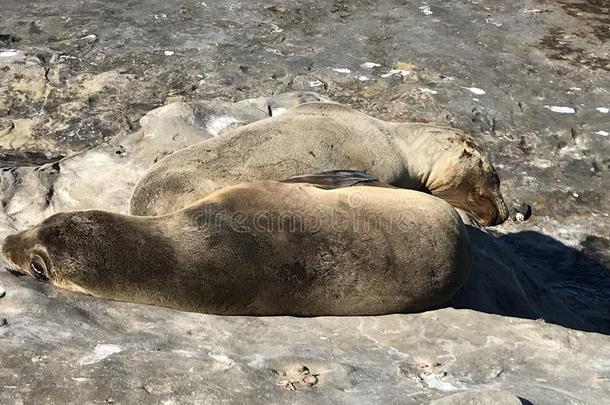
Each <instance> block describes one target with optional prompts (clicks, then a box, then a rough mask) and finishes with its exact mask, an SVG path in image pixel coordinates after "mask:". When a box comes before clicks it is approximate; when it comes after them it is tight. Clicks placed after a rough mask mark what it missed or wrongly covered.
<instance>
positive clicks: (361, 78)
mask: <svg viewBox="0 0 610 405" xmlns="http://www.w3.org/2000/svg"><path fill="white" fill-rule="evenodd" d="M358 80H360V81H361V82H366V81H369V80H371V79H369V78H368V77H366V76H358Z"/></svg>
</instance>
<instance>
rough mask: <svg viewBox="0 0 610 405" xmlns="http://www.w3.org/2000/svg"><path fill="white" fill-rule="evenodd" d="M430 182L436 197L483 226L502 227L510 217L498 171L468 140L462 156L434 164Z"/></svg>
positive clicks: (430, 187) (451, 155)
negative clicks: (501, 189)
mask: <svg viewBox="0 0 610 405" xmlns="http://www.w3.org/2000/svg"><path fill="white" fill-rule="evenodd" d="M429 181H430V185H429V186H428V187H429V190H430V192H431V193H432V194H433V195H435V196H437V197H439V198H442V199H444V200H446V201H448V202H449V203H450V204H451V205H453V206H454V207H457V208H461V209H462V210H464V211H466V212H467V213H468V214H469V215H470V216H471V217H473V218H474V219H475V220H476V221H477V222H478V223H479V224H480V225H483V226H493V225H499V224H501V223H503V222H504V221H506V219H507V218H508V216H509V212H508V208H507V206H506V203H505V202H504V198H503V197H502V192H501V191H500V178H499V177H498V174H497V172H496V169H495V168H494V166H493V165H492V164H491V162H490V161H489V159H488V158H487V157H486V156H485V155H484V154H483V153H481V150H480V149H479V148H478V147H477V146H476V145H474V143H472V142H471V141H469V140H468V139H466V140H464V144H463V149H462V152H461V153H459V154H458V153H452V154H450V155H449V156H447V158H445V159H439V161H438V162H436V163H435V165H434V170H433V172H432V174H431V175H430V178H429Z"/></svg>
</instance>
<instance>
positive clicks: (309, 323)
mask: <svg viewBox="0 0 610 405" xmlns="http://www.w3.org/2000/svg"><path fill="white" fill-rule="evenodd" d="M316 99H323V98H322V97H320V96H318V95H316V94H315V93H299V92H297V93H290V94H283V95H279V96H276V97H271V98H261V99H254V100H245V101H243V102H239V103H235V104H228V103H223V102H214V101H210V102H194V103H175V104H170V105H167V106H165V107H161V108H159V109H156V110H153V111H151V112H150V113H148V114H147V115H145V116H144V117H143V118H142V119H141V129H140V130H139V131H137V132H136V133H134V134H132V135H128V136H125V137H123V138H118V139H117V140H116V141H113V142H110V143H109V144H106V145H100V146H98V147H96V148H94V149H92V150H88V151H84V152H81V153H78V154H76V155H74V156H71V157H66V158H64V159H62V160H59V161H57V162H55V163H48V164H45V165H43V166H36V167H27V166H22V167H18V168H16V169H12V170H7V171H4V172H3V173H2V176H3V177H2V185H3V194H2V198H3V202H4V204H3V205H4V210H5V211H4V213H3V215H1V216H0V218H2V221H3V222H1V223H0V224H1V225H0V226H1V227H0V233H1V234H2V235H6V234H7V233H8V232H10V230H11V229H13V228H14V229H22V228H24V227H25V226H27V225H29V224H30V223H32V222H37V221H38V220H40V219H42V218H43V217H45V216H48V215H51V214H52V213H54V212H57V211H64V210H69V209H86V208H102V209H107V210H114V211H126V209H127V201H128V198H129V190H130V189H131V188H132V187H133V183H134V182H135V181H136V180H137V179H138V178H139V177H140V176H141V174H142V173H143V171H144V170H146V168H147V167H148V166H150V165H151V164H152V163H153V162H154V161H155V160H156V159H158V158H159V157H161V156H164V155H165V154H167V153H171V152H172V149H178V148H181V147H184V146H186V145H188V144H189V143H193V142H197V141H200V140H202V139H206V138H208V137H210V136H213V135H214V134H213V133H211V132H210V130H209V128H210V127H212V128H214V130H215V131H216V130H217V131H221V130H222V129H223V128H220V124H214V125H211V124H210V123H214V122H220V123H223V124H227V123H230V122H233V124H234V125H239V124H240V123H245V122H247V121H248V120H250V119H252V120H254V119H257V118H264V117H266V116H267V115H266V114H263V113H260V114H261V115H260V116H258V115H257V111H263V112H264V111H267V110H268V108H266V107H265V108H261V106H268V105H273V106H275V107H274V108H276V110H277V109H280V111H281V109H282V108H288V107H289V106H291V105H294V104H295V103H298V102H300V101H311V100H316ZM228 118H231V119H228ZM234 121H235V122H234ZM187 127H188V128H189V130H188V131H186V130H185V128H187ZM229 128H230V125H228V124H227V126H226V127H225V128H224V129H226V130H228V129H229ZM185 133H186V134H187V136H185V137H180V138H176V135H180V134H185ZM118 151H120V153H117V152H118ZM465 220H466V221H467V222H468V218H466V217H465ZM468 223H469V225H468V230H469V234H470V237H471V239H472V242H473V272H472V274H471V276H470V278H469V279H468V280H467V282H466V285H465V286H464V287H463V288H462V289H461V290H460V291H459V292H458V293H457V294H456V296H455V297H454V298H453V299H452V300H451V302H450V303H448V304H447V305H446V306H447V307H449V306H453V307H455V308H463V309H460V310H458V309H438V310H435V311H429V312H426V313H423V314H419V315H394V316H390V317H377V318H376V317H361V318H316V319H294V318H245V317H214V316H206V315H200V314H185V313H180V312H177V311H170V310H167V309H163V308H155V307H146V306H141V305H134V304H125V303H116V302H108V301H102V300H98V299H93V298H90V297H86V296H82V295H76V294H70V293H68V292H65V291H61V290H59V289H56V288H52V287H49V286H46V285H43V284H40V283H36V282H34V281H32V280H30V279H26V278H19V279H16V278H15V277H13V276H11V275H9V274H8V273H6V272H3V273H0V282H2V283H4V288H5V289H6V290H7V292H6V296H5V297H4V298H2V300H1V301H0V305H1V307H0V308H1V309H2V311H1V312H0V315H1V316H3V319H6V321H3V325H2V326H1V327H0V336H2V337H3V338H4V339H3V342H4V345H3V346H2V347H1V348H0V356H1V360H0V361H2V366H3V368H2V369H3V370H4V371H0V377H4V379H3V381H5V382H4V384H5V385H4V387H5V388H7V390H6V391H3V393H2V394H0V399H6V400H7V401H8V400H18V399H20V400H23V401H25V402H30V401H32V402H38V401H40V400H41V399H42V398H51V399H52V401H54V402H78V403H81V402H87V401H93V402H95V400H99V398H98V392H99V390H101V392H104V393H105V395H107V396H108V398H109V399H111V400H112V401H117V402H119V403H133V402H142V401H147V400H151V401H155V402H160V401H165V400H175V401H177V402H185V401H186V402H195V403H196V402H197V401H202V402H204V403H208V402H209V403H215V402H216V401H219V400H221V399H223V400H226V401H230V402H239V401H240V400H247V401H253V402H267V401H270V402H286V401H290V402H292V401H294V402H297V403H298V402H307V401H316V402H328V403H333V402H336V401H345V402H353V401H360V400H361V399H365V400H367V401H371V402H379V403H382V402H388V401H389V402H413V403H421V402H422V401H427V400H429V399H433V398H436V397H439V396H441V395H444V394H447V393H452V392H454V391H462V390H468V389H476V388H480V387H502V388H504V389H510V390H512V389H514V388H515V387H517V388H518V389H519V390H520V391H519V392H517V394H523V395H525V397H526V398H528V399H529V398H531V399H532V400H536V403H538V402H539V403H556V402H557V401H559V402H561V401H567V400H571V399H574V398H575V399H578V400H580V401H584V402H585V403H586V402H588V401H590V400H593V399H595V398H600V397H602V396H603V395H606V394H607V393H608V392H607V391H608V390H610V387H608V385H607V384H606V382H607V380H606V379H607V378H608V373H607V372H608V367H610V358H608V357H607V351H604V350H603V349H604V348H606V347H609V348H610V337H608V336H604V335H600V334H596V333H584V332H580V331H577V330H581V331H596V332H602V333H606V334H607V333H610V328H609V325H608V319H610V316H609V314H608V311H609V310H610V309H609V307H608V306H606V305H600V302H608V301H610V298H609V295H610V277H608V276H607V274H606V273H605V272H602V271H601V270H600V271H598V273H596V274H598V278H597V279H591V278H590V277H589V278H586V279H583V280H581V282H579V283H573V277H574V274H573V271H572V269H571V268H566V274H565V275H562V274H560V273H558V272H557V271H556V269H554V268H553V266H554V265H555V263H556V261H555V260H553V261H551V262H550V263H546V264H545V263H542V262H541V263H540V264H537V262H536V260H537V261H538V262H540V261H541V260H543V259H544V256H542V255H540V254H536V255H535V259H534V260H532V261H531V263H532V264H534V266H532V265H529V264H528V263H526V262H524V261H523V259H522V258H520V257H519V256H517V255H515V254H514V253H513V252H512V251H511V249H510V248H509V247H507V246H506V245H505V243H504V242H503V241H502V239H501V238H500V239H498V238H496V237H494V236H492V235H490V234H489V233H488V232H487V231H485V230H484V229H481V228H479V227H478V226H477V225H475V224H474V223H473V222H468ZM515 235H516V236H515ZM536 235H538V234H536ZM511 237H514V238H517V241H520V240H521V239H519V238H520V236H519V234H509V235H505V236H502V238H511ZM535 237H541V238H547V237H545V236H544V235H540V236H535ZM549 239H550V238H549ZM551 240H552V239H551ZM540 243H541V242H536V243H535V244H534V246H538V245H540ZM554 243H557V244H559V245H561V244H560V243H559V242H556V241H555V242H554ZM557 249H559V252H560V253H562V252H565V250H566V249H568V248H566V247H565V246H564V245H561V246H560V247H559V248H557ZM575 257H577V258H579V257H580V256H579V255H578V254H576V255H575ZM583 260H584V259H583ZM528 262H529V261H528ZM549 271H550V272H552V274H551V275H548V274H546V273H545V272H549ZM545 277H547V278H545ZM565 283H571V284H570V285H569V288H566V286H565V285H564V284H565ZM475 310H476V311H475ZM485 312H487V313H492V314H499V315H504V317H502V316H491V315H486V314H485ZM515 317H519V318H526V319H533V320H523V319H517V318H515ZM535 319H539V320H535ZM543 320H546V321H547V322H551V323H556V324H558V325H563V326H567V327H570V328H573V329H574V330H570V329H564V328H562V327H559V326H551V325H547V324H546V323H545V322H544V321H543ZM204 325H206V326H205V327H204ZM515 325H517V326H515ZM202 328H203V329H202ZM206 328H207V329H206ZM346 330H347V331H349V332H348V333H346ZM194 331H195V332H194ZM304 331H306V333H305V335H303V332H304ZM525 331H527V334H526V335H525V336H522V334H523V333H525ZM544 331H546V332H544ZM354 334H359V337H357V336H354ZM531 334H534V335H533V336H532V335H531ZM564 334H566V335H565V336H569V337H564ZM573 336H576V337H577V338H578V339H577V342H573V341H572V337H573ZM297 337H298V338H297ZM558 339H559V340H558ZM574 339H576V338H574ZM564 340H565V342H564ZM581 340H582V341H581ZM540 345H547V346H548V348H547V349H548V350H546V351H545V350H542V351H541V350H540ZM20 348H27V349H26V350H20ZM486 348H487V349H488V351H486ZM570 348H572V349H570ZM574 348H577V349H574ZM585 348H586V349H585ZM563 350H572V352H571V353H572V356H575V355H576V354H577V353H578V355H579V356H581V357H580V360H578V361H583V362H586V364H587V366H586V368H584V369H582V371H581V372H584V373H587V378H586V379H582V376H581V375H580V374H575V371H574V368H573V367H572V366H569V367H568V366H567V364H566V363H565V362H562V363H561V364H562V368H561V369H560V370H555V369H553V368H552V367H551V366H550V365H551V364H553V362H554V361H559V357H561V356H563V354H561V353H562V351H563ZM532 353H536V355H535V356H536V357H535V358H532V357H531V356H532ZM554 359H557V360H554ZM572 361H576V360H574V359H573V358H572ZM437 363H438V364H437ZM60 364H61V365H62V366H61V367H60V366H59V365H60ZM443 364H444V366H443V367H441V365H443ZM581 368H582V366H581ZM134 370H137V371H134ZM2 372H4V373H5V374H4V375H2V374H1V373H2ZM23 375H28V376H30V379H31V381H33V382H31V383H28V384H22V383H20V380H21V377H20V376H23ZM48 375H53V378H52V379H51V380H47V377H46V376H48ZM13 379H14V380H13ZM538 380H539V381H538ZM576 380H578V384H577V385H576V386H573V385H572V384H574V383H575V382H576ZM567 381H569V382H570V387H571V389H578V391H577V393H576V394H574V393H573V392H575V391H571V390H570V391H566V390H565V389H563V388H562V387H564V384H565V383H566V382H567ZM61 382H63V385H62V383H61ZM526 383H527V384H530V385H527V384H526ZM74 384H78V385H77V386H78V388H79V390H78V391H76V392H75V391H74V390H70V385H74ZM32 385H33V386H32ZM390 386H391V387H392V388H391V389H390ZM578 387H580V388H578ZM287 391H288V392H287ZM290 391H295V392H292V393H291V392H290ZM547 391H548V392H547ZM2 395H5V397H2ZM473 395H474V394H473ZM108 398H106V400H107V399H108ZM146 398H148V399H146ZM547 401H548V402H547Z"/></svg>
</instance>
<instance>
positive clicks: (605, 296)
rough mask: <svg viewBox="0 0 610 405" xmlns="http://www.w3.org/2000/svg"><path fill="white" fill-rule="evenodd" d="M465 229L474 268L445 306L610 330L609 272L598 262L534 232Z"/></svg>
mask: <svg viewBox="0 0 610 405" xmlns="http://www.w3.org/2000/svg"><path fill="white" fill-rule="evenodd" d="M468 231H469V235H470V238H471V240H472V245H473V271H472V274H471V275H470V277H469V278H468V280H467V281H466V284H465V285H464V287H462V289H461V290H460V291H458V293H457V294H456V295H455V296H454V297H453V298H452V299H451V300H450V301H449V303H448V306H453V307H455V308H467V309H473V310H477V311H482V312H486V313H492V314H497V315H505V316H513V317H519V318H528V319H543V320H544V321H546V322H549V323H554V324H557V325H561V326H565V327H568V328H572V329H578V330H582V331H587V332H598V333H604V334H610V273H609V272H608V270H607V269H606V268H605V267H604V266H603V265H602V264H600V263H599V262H597V261H595V260H592V259H590V258H588V257H587V256H585V255H584V254H583V253H582V252H580V251H579V250H577V249H574V248H571V247H569V246H566V245H564V244H563V243H561V242H559V241H557V240H555V239H553V238H551V237H549V236H546V235H543V234H541V233H538V232H533V231H524V232H518V233H514V234H508V235H502V236H500V237H499V238H495V237H494V236H492V235H490V234H488V233H487V232H485V231H482V230H480V229H477V228H475V227H471V226H468Z"/></svg>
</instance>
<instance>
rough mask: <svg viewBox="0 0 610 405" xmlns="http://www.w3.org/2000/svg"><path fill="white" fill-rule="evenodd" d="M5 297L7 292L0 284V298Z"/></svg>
mask: <svg viewBox="0 0 610 405" xmlns="http://www.w3.org/2000/svg"><path fill="white" fill-rule="evenodd" d="M5 295H6V290H5V289H4V287H3V286H2V284H0V298H4V296H5Z"/></svg>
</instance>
